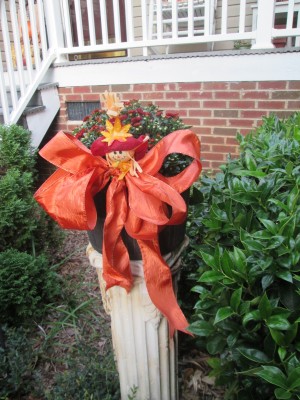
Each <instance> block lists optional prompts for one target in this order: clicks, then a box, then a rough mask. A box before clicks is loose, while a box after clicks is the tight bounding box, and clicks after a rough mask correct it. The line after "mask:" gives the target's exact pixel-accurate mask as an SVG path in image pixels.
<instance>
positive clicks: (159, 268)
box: [137, 239, 190, 337]
mask: <svg viewBox="0 0 300 400" xmlns="http://www.w3.org/2000/svg"><path fill="white" fill-rule="evenodd" d="M137 242H138V244H139V247H140V250H141V253H142V258H143V263H144V275H145V281H146V286H147V289H148V293H149V296H150V298H151V300H152V302H153V304H154V305H155V306H156V307H157V308H158V309H159V311H160V312H161V313H162V314H163V315H164V316H165V317H166V318H167V320H168V323H169V330H170V336H171V337H172V336H173V334H174V331H175V330H179V331H182V332H184V333H187V334H190V332H188V331H187V327H188V325H189V323H188V322H187V320H186V318H185V316H184V315H183V312H182V311H181V309H180V307H179V305H178V303H177V299H176V296H175V293H174V290H173V283H172V274H171V271H170V268H169V266H168V264H167V263H166V262H165V260H164V259H163V258H162V256H161V254H160V250H159V244H158V240H157V239H156V240H138V241H137Z"/></svg>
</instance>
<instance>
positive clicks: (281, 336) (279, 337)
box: [270, 328, 285, 347]
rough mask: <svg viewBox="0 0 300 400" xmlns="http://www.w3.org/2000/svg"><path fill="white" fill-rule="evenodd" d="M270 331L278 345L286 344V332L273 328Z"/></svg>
mask: <svg viewBox="0 0 300 400" xmlns="http://www.w3.org/2000/svg"><path fill="white" fill-rule="evenodd" d="M270 333H271V336H272V339H273V340H274V342H275V343H276V344H277V345H278V346H282V347H284V346H285V336H284V333H282V332H281V331H278V330H276V329H272V328H270Z"/></svg>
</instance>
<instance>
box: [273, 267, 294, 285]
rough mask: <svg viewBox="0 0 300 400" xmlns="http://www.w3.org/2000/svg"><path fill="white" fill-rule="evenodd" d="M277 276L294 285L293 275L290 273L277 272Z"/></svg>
mask: <svg viewBox="0 0 300 400" xmlns="http://www.w3.org/2000/svg"><path fill="white" fill-rule="evenodd" d="M276 276H277V277H278V278H280V279H283V280H284V281H287V282H290V283H293V275H292V274H291V273H290V272H289V271H283V270H281V271H278V272H276Z"/></svg>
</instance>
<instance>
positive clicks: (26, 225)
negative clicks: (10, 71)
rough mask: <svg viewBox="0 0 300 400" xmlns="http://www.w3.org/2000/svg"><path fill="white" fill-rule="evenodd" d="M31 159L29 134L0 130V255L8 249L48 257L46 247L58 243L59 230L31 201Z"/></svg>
mask: <svg viewBox="0 0 300 400" xmlns="http://www.w3.org/2000/svg"><path fill="white" fill-rule="evenodd" d="M35 156H36V154H35V152H34V151H33V150H32V149H31V147H30V132H29V131H27V130H25V129H24V128H22V127H20V126H18V125H11V126H3V125H1V126H0V231H1V236H0V251H4V250H5V249H7V248H9V247H12V248H15V249H17V250H19V251H25V252H28V253H31V254H35V253H37V254H39V253H42V252H47V253H48V255H49V254H50V251H49V250H50V249H49V247H51V246H52V245H53V246H54V247H56V248H57V247H58V245H59V243H60V242H61V239H62V233H61V230H59V229H58V228H57V227H56V228H55V225H54V222H53V221H50V218H49V217H47V216H46V214H45V213H44V211H43V210H42V209H41V208H40V207H39V206H38V204H37V203H36V202H35V200H34V199H33V193H34V191H35V187H34V183H35V175H36V170H35V163H36V157H35ZM46 238H47V240H45V239H46Z"/></svg>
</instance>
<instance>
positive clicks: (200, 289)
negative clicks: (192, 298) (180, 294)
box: [191, 285, 208, 294]
mask: <svg viewBox="0 0 300 400" xmlns="http://www.w3.org/2000/svg"><path fill="white" fill-rule="evenodd" d="M191 291H192V292H195V293H199V294H204V293H207V292H208V290H207V289H206V288H205V287H203V286H200V285H196V286H194V287H193V288H192V289H191Z"/></svg>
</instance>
